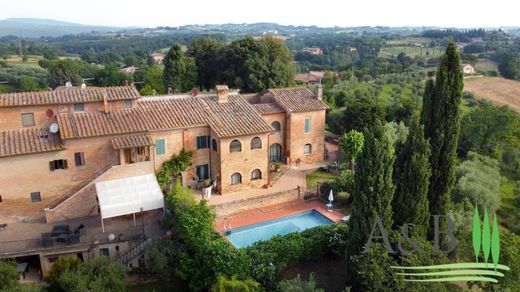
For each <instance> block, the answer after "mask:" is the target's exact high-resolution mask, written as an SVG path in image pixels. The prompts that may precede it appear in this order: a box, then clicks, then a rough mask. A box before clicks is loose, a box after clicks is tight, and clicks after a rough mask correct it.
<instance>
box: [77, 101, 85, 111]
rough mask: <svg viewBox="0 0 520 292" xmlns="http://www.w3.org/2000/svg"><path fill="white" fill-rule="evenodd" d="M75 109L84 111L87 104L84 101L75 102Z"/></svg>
mask: <svg viewBox="0 0 520 292" xmlns="http://www.w3.org/2000/svg"><path fill="white" fill-rule="evenodd" d="M74 111H75V112H84V111H85V104H84V103H75V104H74Z"/></svg>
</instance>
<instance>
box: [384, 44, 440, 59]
mask: <svg viewBox="0 0 520 292" xmlns="http://www.w3.org/2000/svg"><path fill="white" fill-rule="evenodd" d="M444 50H445V48H443V47H434V48H426V47H425V48H420V47H413V46H395V47H384V48H381V52H380V53H379V55H380V56H381V57H391V56H394V57H395V56H397V55H399V53H401V52H403V53H405V54H406V55H407V56H409V57H415V56H423V57H436V56H440V55H441V54H443V53H444ZM427 53H428V55H427Z"/></svg>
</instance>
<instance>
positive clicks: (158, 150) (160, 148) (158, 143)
mask: <svg viewBox="0 0 520 292" xmlns="http://www.w3.org/2000/svg"><path fill="white" fill-rule="evenodd" d="M164 153H166V147H165V144H164V139H158V140H155V154H157V155H163V154H164Z"/></svg>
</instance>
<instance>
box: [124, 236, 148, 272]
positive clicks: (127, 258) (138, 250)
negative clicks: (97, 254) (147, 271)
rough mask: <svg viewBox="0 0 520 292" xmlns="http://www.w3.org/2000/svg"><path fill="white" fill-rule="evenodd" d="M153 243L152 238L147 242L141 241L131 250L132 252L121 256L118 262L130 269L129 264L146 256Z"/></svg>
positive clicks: (129, 251)
mask: <svg viewBox="0 0 520 292" xmlns="http://www.w3.org/2000/svg"><path fill="white" fill-rule="evenodd" d="M152 243H153V239H152V238H147V239H145V240H142V239H141V240H140V241H139V243H137V244H136V245H134V246H133V247H132V248H130V250H128V251H127V252H125V253H123V254H122V255H120V256H119V257H118V258H117V261H118V262H119V263H121V264H122V265H124V266H125V267H128V264H130V263H131V262H132V261H134V260H135V259H137V258H139V257H140V256H142V255H144V253H145V252H146V250H147V249H148V247H149V246H150V245H151V244H152Z"/></svg>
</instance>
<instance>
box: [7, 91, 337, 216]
mask: <svg viewBox="0 0 520 292" xmlns="http://www.w3.org/2000/svg"><path fill="white" fill-rule="evenodd" d="M326 109H327V106H326V105H325V104H324V103H323V102H322V101H321V88H319V90H318V94H315V93H313V92H311V91H309V90H308V89H307V88H304V87H294V88H280V89H268V90H266V91H265V92H262V93H259V94H253V95H251V94H250V95H247V98H246V97H243V96H242V95H240V94H239V93H238V92H236V91H230V90H229V89H228V88H227V86H217V90H216V93H209V94H199V95H196V96H193V95H192V94H180V95H166V96H153V97H141V96H140V95H139V93H138V92H137V90H136V89H135V88H134V87H131V86H123V87H107V88H96V87H87V88H76V87H72V88H65V87H63V88H61V87H60V88H57V89H56V90H54V91H46V92H33V93H29V92H25V93H10V94H2V95H0V165H1V169H2V171H1V172H0V185H2V189H1V190H0V198H1V199H0V202H1V203H0V204H1V205H2V208H4V207H7V206H10V205H11V206H12V207H13V208H14V209H17V211H16V213H17V215H19V216H22V215H23V214H24V213H27V214H28V215H29V216H31V217H35V216H36V215H37V214H43V212H45V217H46V220H47V222H57V221H61V220H65V219H70V218H75V217H83V216H87V215H92V214H96V212H97V210H96V209H97V208H96V206H97V202H96V193H95V190H94V188H93V187H90V188H88V187H86V186H87V185H88V184H89V183H91V182H94V181H95V182H99V181H104V180H110V179H117V178H126V177H129V176H137V175H143V174H153V173H154V172H156V171H158V170H159V169H160V168H161V165H162V163H163V162H164V161H166V160H168V159H170V158H171V157H172V155H174V154H177V153H179V151H180V150H181V149H185V150H188V151H193V153H194V155H193V166H192V167H190V168H189V169H188V170H187V171H186V172H184V173H183V177H182V178H183V183H184V184H185V185H193V184H197V183H199V182H201V181H204V180H207V179H212V181H215V185H216V190H217V191H218V192H219V193H220V194H222V195H226V193H230V192H236V191H241V190H247V189H255V188H268V187H269V180H268V177H269V175H268V173H269V171H270V167H272V163H273V162H277V161H280V162H283V163H286V164H289V165H295V164H299V163H317V162H321V161H322V160H323V158H324V131H325V110H326ZM22 181H23V183H21V182H22ZM80 193H81V194H80ZM64 204H65V205H66V206H65V205H64ZM13 208H10V209H13ZM58 209H59V212H58ZM0 223H2V222H0Z"/></svg>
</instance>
